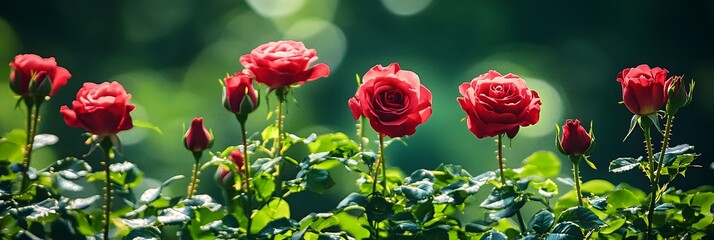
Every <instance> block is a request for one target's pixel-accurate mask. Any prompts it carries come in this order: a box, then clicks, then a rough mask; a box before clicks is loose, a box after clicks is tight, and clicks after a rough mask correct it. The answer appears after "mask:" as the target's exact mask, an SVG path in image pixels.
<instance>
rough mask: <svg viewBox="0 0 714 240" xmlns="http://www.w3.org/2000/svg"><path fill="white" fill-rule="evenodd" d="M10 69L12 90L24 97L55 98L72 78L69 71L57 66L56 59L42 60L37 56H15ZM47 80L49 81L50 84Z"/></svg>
mask: <svg viewBox="0 0 714 240" xmlns="http://www.w3.org/2000/svg"><path fill="white" fill-rule="evenodd" d="M10 67H12V72H11V73H10V88H12V91H13V92H15V93H17V94H18V95H20V96H23V97H30V96H36V97H45V96H54V95H55V93H56V92H57V89H59V88H60V87H62V86H64V85H66V84H67V80H69V78H71V77H72V75H71V74H70V73H69V71H67V69H65V68H63V67H60V66H57V62H56V61H55V58H53V57H50V58H42V57H40V56H37V55H35V54H20V55H17V56H15V60H14V61H13V62H11V63H10ZM45 80H49V81H50V82H49V84H48V83H45ZM43 83H44V84H48V85H43ZM45 86H46V87H45ZM44 88H46V89H44Z"/></svg>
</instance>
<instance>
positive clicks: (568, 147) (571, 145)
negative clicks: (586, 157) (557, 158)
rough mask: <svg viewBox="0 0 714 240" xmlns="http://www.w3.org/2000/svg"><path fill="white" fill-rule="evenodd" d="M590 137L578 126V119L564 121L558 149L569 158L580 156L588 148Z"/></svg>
mask: <svg viewBox="0 0 714 240" xmlns="http://www.w3.org/2000/svg"><path fill="white" fill-rule="evenodd" d="M592 140H593V139H592V136H590V134H589V133H588V131H586V130H585V128H584V127H583V125H580V120H578V119H575V120H573V119H568V120H565V125H564V126H563V136H562V137H561V138H560V149H561V150H562V151H563V154H565V155H569V156H577V155H582V154H583V153H585V152H586V151H587V150H588V149H589V148H590V143H592Z"/></svg>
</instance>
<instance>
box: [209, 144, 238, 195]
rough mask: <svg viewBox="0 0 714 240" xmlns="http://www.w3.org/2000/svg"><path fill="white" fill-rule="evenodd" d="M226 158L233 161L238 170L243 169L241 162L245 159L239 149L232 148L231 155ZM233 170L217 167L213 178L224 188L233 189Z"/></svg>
mask: <svg viewBox="0 0 714 240" xmlns="http://www.w3.org/2000/svg"><path fill="white" fill-rule="evenodd" d="M228 159H230V160H231V161H232V162H233V163H235V164H236V166H237V168H238V170H242V169H243V164H244V162H245V159H244V158H243V153H241V151H240V150H237V149H236V150H233V151H232V152H231V155H229V156H228ZM233 174H235V173H234V172H232V171H230V170H228V169H225V168H222V167H219V168H218V169H216V174H215V176H214V178H215V179H216V181H218V182H219V183H220V185H221V186H222V187H223V188H225V189H234V187H233V185H234V184H235V179H234V177H233V176H234V175H233Z"/></svg>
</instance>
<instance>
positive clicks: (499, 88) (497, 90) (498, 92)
mask: <svg viewBox="0 0 714 240" xmlns="http://www.w3.org/2000/svg"><path fill="white" fill-rule="evenodd" d="M504 90H505V89H503V85H492V86H491V94H490V95H491V96H492V97H503V95H505V94H506V91H504Z"/></svg>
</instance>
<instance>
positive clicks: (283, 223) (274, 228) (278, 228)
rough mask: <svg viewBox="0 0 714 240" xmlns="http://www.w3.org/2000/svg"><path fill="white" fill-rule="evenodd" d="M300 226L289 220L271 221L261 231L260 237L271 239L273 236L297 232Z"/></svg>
mask: <svg viewBox="0 0 714 240" xmlns="http://www.w3.org/2000/svg"><path fill="white" fill-rule="evenodd" d="M299 226H300V224H298V222H296V221H295V220H292V219H289V218H279V219H276V220H273V221H271V222H270V223H268V225H266V226H265V227H264V228H263V230H261V231H260V232H259V233H258V235H260V236H261V237H262V238H263V239H271V237H272V236H276V235H280V234H285V233H288V232H289V231H295V230H297V228H298V227H299Z"/></svg>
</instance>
